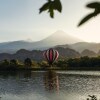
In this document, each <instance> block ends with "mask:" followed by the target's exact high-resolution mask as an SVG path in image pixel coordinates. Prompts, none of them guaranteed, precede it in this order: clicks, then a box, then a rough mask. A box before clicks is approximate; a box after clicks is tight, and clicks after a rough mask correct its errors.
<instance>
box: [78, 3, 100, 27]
mask: <svg viewBox="0 0 100 100" xmlns="http://www.w3.org/2000/svg"><path fill="white" fill-rule="evenodd" d="M86 7H87V8H90V9H93V12H92V13H90V14H88V15H87V16H86V17H85V18H83V19H82V20H81V21H80V23H79V24H78V26H81V25H82V24H83V23H85V22H87V21H88V20H89V19H91V18H93V17H95V16H97V15H98V14H100V2H92V3H89V4H87V5H86Z"/></svg>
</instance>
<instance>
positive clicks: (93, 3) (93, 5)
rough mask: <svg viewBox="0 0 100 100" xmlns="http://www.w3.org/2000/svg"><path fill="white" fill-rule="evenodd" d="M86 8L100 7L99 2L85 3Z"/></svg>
mask: <svg viewBox="0 0 100 100" xmlns="http://www.w3.org/2000/svg"><path fill="white" fill-rule="evenodd" d="M86 7H88V8H99V9H100V2H92V3H89V4H87V5H86Z"/></svg>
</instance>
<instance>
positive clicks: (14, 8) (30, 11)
mask: <svg viewBox="0 0 100 100" xmlns="http://www.w3.org/2000/svg"><path fill="white" fill-rule="evenodd" d="M92 1H100V0H61V2H62V5H63V9H62V13H58V12H57V11H55V18H54V19H51V18H50V17H49V14H48V13H47V12H43V13H41V14H39V8H40V7H41V6H42V5H43V4H44V3H45V2H47V0H0V42H6V41H16V40H29V39H31V40H32V41H39V40H42V39H44V38H46V37H48V36H50V35H51V34H52V33H54V32H56V31H58V30H62V31H64V32H66V33H67V34H69V35H72V36H75V37H78V38H80V39H82V40H84V41H87V42H100V15H99V16H97V17H95V18H93V19H91V20H90V21H88V22H87V23H85V24H84V25H82V26H81V27H77V25H78V23H79V22H80V20H81V19H82V18H83V17H85V15H87V14H88V13H90V12H92V10H91V9H88V8H86V7H85V5H86V4H87V3H89V2H92Z"/></svg>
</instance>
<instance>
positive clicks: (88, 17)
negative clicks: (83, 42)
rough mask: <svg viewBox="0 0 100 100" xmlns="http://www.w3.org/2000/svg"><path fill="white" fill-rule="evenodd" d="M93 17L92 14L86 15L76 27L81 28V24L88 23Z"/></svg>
mask: <svg viewBox="0 0 100 100" xmlns="http://www.w3.org/2000/svg"><path fill="white" fill-rule="evenodd" d="M94 16H95V14H94V13H91V14H89V15H87V16H86V17H85V18H83V19H82V20H81V22H80V23H79V24H78V26H81V25H82V24H83V23H85V22H86V21H88V20H89V19H90V18H92V17H94Z"/></svg>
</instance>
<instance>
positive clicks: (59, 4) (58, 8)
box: [53, 0, 62, 12]
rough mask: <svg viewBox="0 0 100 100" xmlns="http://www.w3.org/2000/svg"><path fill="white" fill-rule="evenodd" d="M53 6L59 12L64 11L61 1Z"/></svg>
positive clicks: (58, 0) (56, 1)
mask: <svg viewBox="0 0 100 100" xmlns="http://www.w3.org/2000/svg"><path fill="white" fill-rule="evenodd" d="M53 6H54V9H55V10H58V11H59V12H61V11H62V4H61V2H60V0H55V1H54V5H53Z"/></svg>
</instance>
